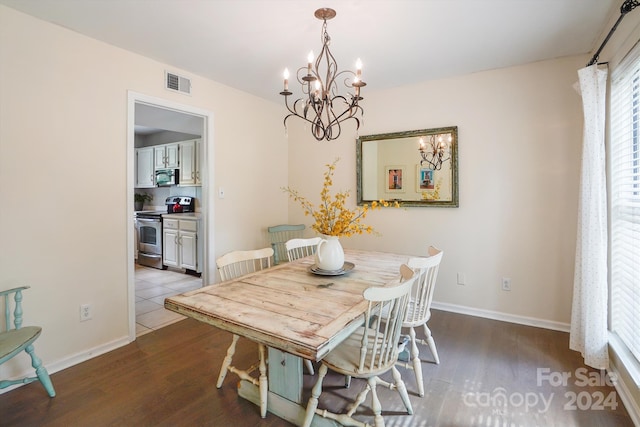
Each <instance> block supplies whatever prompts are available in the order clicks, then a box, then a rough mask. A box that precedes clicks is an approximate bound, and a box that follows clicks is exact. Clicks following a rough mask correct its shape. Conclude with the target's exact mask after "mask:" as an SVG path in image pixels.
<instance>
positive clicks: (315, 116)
mask: <svg viewBox="0 0 640 427" xmlns="http://www.w3.org/2000/svg"><path fill="white" fill-rule="evenodd" d="M314 15H315V17H316V18H318V19H320V20H322V33H321V40H322V49H321V51H320V55H318V57H317V58H314V56H313V52H310V53H309V56H308V61H307V65H306V66H304V67H300V68H299V69H298V71H297V73H296V78H297V80H298V83H299V84H300V86H301V88H302V94H303V96H302V97H301V98H298V99H297V100H295V101H294V102H293V104H289V96H290V95H292V94H293V93H292V92H290V91H289V70H288V69H285V70H284V90H283V91H282V92H280V95H283V96H284V102H285V106H286V107H287V110H288V111H289V114H288V115H287V116H286V117H285V118H284V125H285V128H286V126H287V119H289V117H292V116H295V117H298V118H300V119H302V120H305V121H306V122H308V123H310V124H311V134H312V135H313V137H314V138H315V139H317V140H318V141H322V140H323V139H326V140H327V141H331V140H334V139H337V138H338V137H339V136H340V134H341V132H342V129H341V123H342V122H344V121H345V120H348V119H353V120H354V121H355V122H356V127H357V128H360V119H361V118H362V113H363V110H362V107H361V106H360V105H359V102H360V101H362V99H363V98H362V97H361V96H360V89H361V88H362V87H364V86H365V85H366V83H365V82H363V81H362V62H361V61H360V59H358V60H357V62H356V71H355V72H353V71H350V70H344V71H338V64H337V63H336V60H335V58H334V57H333V55H332V54H331V51H330V49H329V45H330V44H331V38H330V37H329V34H328V33H327V20H329V19H332V18H334V17H335V16H336V11H335V10H333V9H329V8H322V9H318V10H316V12H315V14H314ZM314 59H315V61H314ZM323 77H324V79H323ZM341 86H344V88H343V89H344V90H346V92H347V93H346V94H344V95H341V94H340V92H339V91H338V89H339V88H340V87H341Z"/></svg>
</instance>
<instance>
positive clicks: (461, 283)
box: [458, 273, 466, 285]
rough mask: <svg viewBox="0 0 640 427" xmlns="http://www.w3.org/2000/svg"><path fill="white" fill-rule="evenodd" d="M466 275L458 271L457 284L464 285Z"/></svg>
mask: <svg viewBox="0 0 640 427" xmlns="http://www.w3.org/2000/svg"><path fill="white" fill-rule="evenodd" d="M465 284H466V277H464V273H458V285H465Z"/></svg>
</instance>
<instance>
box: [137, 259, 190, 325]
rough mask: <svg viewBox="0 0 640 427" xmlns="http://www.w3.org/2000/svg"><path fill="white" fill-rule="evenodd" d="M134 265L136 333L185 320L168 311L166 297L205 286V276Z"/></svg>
mask: <svg viewBox="0 0 640 427" xmlns="http://www.w3.org/2000/svg"><path fill="white" fill-rule="evenodd" d="M135 266H136V269H135V280H136V336H138V337H139V336H141V335H144V334H146V333H148V332H151V331H153V330H155V329H160V328H162V327H164V326H167V325H170V324H172V323H175V322H177V321H179V320H182V319H184V318H185V317H184V316H181V315H180V314H177V313H174V312H172V311H169V310H166V309H165V308H164V299H165V298H166V297H169V296H172V295H177V294H181V293H183V292H187V291H190V290H192V289H197V288H200V287H202V279H201V278H199V277H195V276H192V275H189V274H185V273H182V272H179V271H175V270H158V269H157V268H149V267H144V266H141V265H138V264H136V265H135Z"/></svg>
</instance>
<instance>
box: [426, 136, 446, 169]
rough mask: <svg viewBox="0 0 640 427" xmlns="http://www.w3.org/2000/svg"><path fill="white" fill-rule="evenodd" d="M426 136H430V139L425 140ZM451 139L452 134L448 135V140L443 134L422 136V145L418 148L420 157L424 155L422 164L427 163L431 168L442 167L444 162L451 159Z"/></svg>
mask: <svg viewBox="0 0 640 427" xmlns="http://www.w3.org/2000/svg"><path fill="white" fill-rule="evenodd" d="M424 138H428V140H427V141H426V142H425V140H424ZM451 141H452V138H451V134H449V135H448V140H446V141H445V139H444V138H443V137H442V135H429V136H426V137H420V146H419V148H418V151H419V152H420V157H422V160H420V166H422V165H423V164H425V163H426V164H427V165H428V166H429V169H433V170H440V169H442V163H444V162H446V161H447V160H449V159H451Z"/></svg>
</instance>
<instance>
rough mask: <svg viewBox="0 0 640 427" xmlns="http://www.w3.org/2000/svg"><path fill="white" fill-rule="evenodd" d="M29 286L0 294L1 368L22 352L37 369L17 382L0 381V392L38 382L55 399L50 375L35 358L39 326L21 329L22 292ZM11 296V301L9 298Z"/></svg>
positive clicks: (0, 292)
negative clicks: (0, 318)
mask: <svg viewBox="0 0 640 427" xmlns="http://www.w3.org/2000/svg"><path fill="white" fill-rule="evenodd" d="M28 288H29V286H22V287H19V288H14V289H9V290H6V291H0V307H1V308H2V309H3V311H4V323H3V324H0V328H1V329H0V365H1V364H3V363H4V362H6V361H7V360H10V359H12V358H13V357H14V356H16V355H18V354H20V353H21V352H22V351H23V350H24V351H26V352H27V354H28V355H29V356H30V357H31V366H33V367H34V368H35V370H36V376H35V377H25V378H21V379H16V380H2V381H0V389H2V388H6V387H9V386H11V385H14V384H29V383H30V382H33V381H36V380H39V381H40V382H41V383H42V385H43V386H44V388H45V390H46V391H47V393H48V394H49V396H50V397H55V395H56V391H55V390H54V388H53V384H52V383H51V378H49V373H48V372H47V370H46V369H45V367H44V366H42V361H41V360H40V359H39V358H38V356H36V354H35V352H34V349H33V343H34V342H35V340H37V339H38V337H39V336H40V333H41V332H42V328H41V327H39V326H25V327H22V291H23V290H25V289H28ZM12 296H13V298H12Z"/></svg>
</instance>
